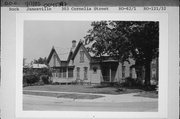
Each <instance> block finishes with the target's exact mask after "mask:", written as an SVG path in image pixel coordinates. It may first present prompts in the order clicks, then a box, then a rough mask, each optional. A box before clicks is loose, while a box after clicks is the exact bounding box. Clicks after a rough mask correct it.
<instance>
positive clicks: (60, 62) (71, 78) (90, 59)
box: [47, 40, 136, 84]
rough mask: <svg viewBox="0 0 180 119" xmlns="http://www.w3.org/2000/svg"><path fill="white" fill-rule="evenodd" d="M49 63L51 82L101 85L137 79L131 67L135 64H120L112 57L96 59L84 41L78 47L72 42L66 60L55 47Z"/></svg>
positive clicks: (48, 60) (131, 62)
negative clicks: (128, 78)
mask: <svg viewBox="0 0 180 119" xmlns="http://www.w3.org/2000/svg"><path fill="white" fill-rule="evenodd" d="M47 63H48V65H49V67H50V68H51V69H52V72H53V73H52V77H51V80H52V81H53V82H59V83H71V82H83V83H91V84H99V83H103V82H118V83H119V82H121V81H122V79H124V78H126V77H132V78H136V72H135V69H134V68H131V65H134V64H135V62H134V61H133V60H132V59H130V60H129V62H124V63H123V65H122V63H119V62H118V61H117V60H114V59H113V57H110V56H102V57H101V60H100V57H95V56H93V54H90V53H89V52H88V51H87V48H86V47H85V46H84V45H83V42H82V41H79V43H78V45H76V41H75V40H73V41H72V48H71V49H70V51H69V53H68V55H67V57H66V59H63V58H61V57H59V55H58V52H57V51H56V49H55V48H54V47H53V48H52V50H51V52H50V54H49V56H48V59H47Z"/></svg>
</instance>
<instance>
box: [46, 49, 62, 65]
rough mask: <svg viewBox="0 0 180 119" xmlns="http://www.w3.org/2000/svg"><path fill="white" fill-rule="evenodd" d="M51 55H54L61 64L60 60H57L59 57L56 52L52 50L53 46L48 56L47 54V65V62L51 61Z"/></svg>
mask: <svg viewBox="0 0 180 119" xmlns="http://www.w3.org/2000/svg"><path fill="white" fill-rule="evenodd" d="M53 53H55V54H56V56H57V59H58V61H59V62H61V60H60V58H59V55H58V54H57V52H56V50H55V49H54V46H53V47H52V49H51V52H50V54H49V56H48V58H47V63H48V64H49V62H50V60H51V58H52V56H53Z"/></svg>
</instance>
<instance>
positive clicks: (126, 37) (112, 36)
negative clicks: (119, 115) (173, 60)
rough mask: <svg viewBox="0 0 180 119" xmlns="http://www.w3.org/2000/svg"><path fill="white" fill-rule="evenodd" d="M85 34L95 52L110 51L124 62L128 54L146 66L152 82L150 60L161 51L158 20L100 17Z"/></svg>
mask: <svg viewBox="0 0 180 119" xmlns="http://www.w3.org/2000/svg"><path fill="white" fill-rule="evenodd" d="M91 26H92V29H90V30H89V31H88V34H87V35H86V36H85V43H86V44H89V43H91V44H92V45H91V47H90V48H89V50H90V51H91V52H93V53H94V54H95V56H102V55H104V54H107V55H109V56H114V57H115V58H116V59H117V60H118V61H120V62H124V61H126V60H128V59H129V58H133V59H134V60H135V61H136V65H141V66H145V69H146V77H145V78H146V79H145V83H146V84H147V85H149V84H150V64H151V61H152V59H153V58H155V57H158V53H159V22H156V21H97V22H92V24H91Z"/></svg>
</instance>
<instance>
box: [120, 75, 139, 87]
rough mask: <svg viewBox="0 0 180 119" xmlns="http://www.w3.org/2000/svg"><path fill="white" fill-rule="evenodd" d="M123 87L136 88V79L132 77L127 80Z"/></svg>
mask: <svg viewBox="0 0 180 119" xmlns="http://www.w3.org/2000/svg"><path fill="white" fill-rule="evenodd" d="M122 85H123V86H126V87H134V86H137V82H136V80H135V79H132V78H131V77H127V78H125V82H123V83H122Z"/></svg>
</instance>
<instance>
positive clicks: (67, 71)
mask: <svg viewBox="0 0 180 119" xmlns="http://www.w3.org/2000/svg"><path fill="white" fill-rule="evenodd" d="M66 78H68V67H66Z"/></svg>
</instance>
